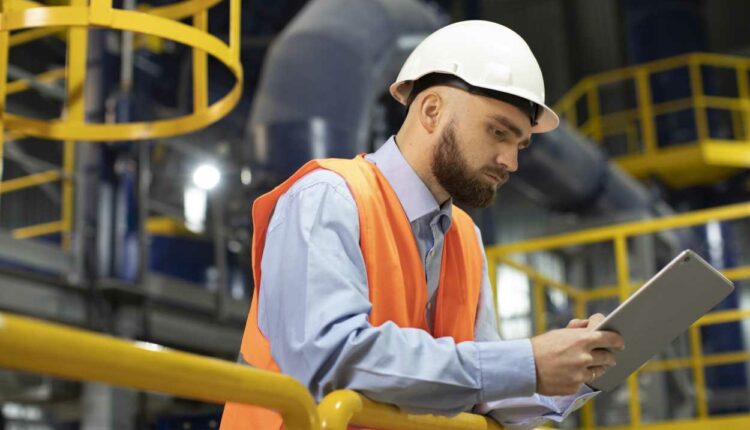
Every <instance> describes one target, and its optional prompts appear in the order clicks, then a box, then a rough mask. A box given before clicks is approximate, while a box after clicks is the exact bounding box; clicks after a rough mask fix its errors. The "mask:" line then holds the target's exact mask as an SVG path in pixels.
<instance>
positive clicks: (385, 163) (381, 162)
mask: <svg viewBox="0 0 750 430" xmlns="http://www.w3.org/2000/svg"><path fill="white" fill-rule="evenodd" d="M365 158H366V159H367V160H369V161H371V162H373V163H375V165H376V166H377V167H378V169H380V171H381V172H382V173H383V176H385V179H386V180H387V181H388V183H389V184H390V185H391V188H393V191H395V192H396V196H397V197H398V199H399V201H400V202H401V206H403V208H404V212H406V217H407V218H408V219H409V222H410V223H411V222H414V221H415V220H417V219H419V218H421V217H423V216H425V215H427V214H430V213H433V212H437V211H440V212H444V213H445V214H446V215H448V217H449V218H450V215H451V200H450V199H449V200H448V201H446V202H445V203H444V204H443V205H442V207H441V206H439V205H438V203H437V201H436V200H435V197H434V196H433V195H432V193H431V192H430V190H429V189H428V188H427V186H426V185H425V183H424V182H422V179H420V178H419V176H418V175H417V172H415V171H414V169H413V168H412V167H411V166H410V165H409V163H408V162H407V161H406V159H405V158H404V156H403V154H401V150H400V149H399V147H398V145H397V144H396V138H395V136H391V138H390V139H388V141H387V142H385V144H383V146H381V147H380V149H378V150H377V151H375V152H374V153H372V154H367V155H366V156H365Z"/></svg>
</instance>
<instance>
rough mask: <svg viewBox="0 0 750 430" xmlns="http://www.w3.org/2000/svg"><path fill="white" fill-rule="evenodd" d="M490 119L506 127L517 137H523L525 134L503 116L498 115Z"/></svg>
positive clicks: (491, 116)
mask: <svg viewBox="0 0 750 430" xmlns="http://www.w3.org/2000/svg"><path fill="white" fill-rule="evenodd" d="M489 117H490V119H493V120H495V121H496V122H498V123H500V124H502V125H504V126H505V127H507V128H508V129H509V130H510V131H511V132H512V133H513V134H515V135H516V137H521V135H522V134H523V132H522V131H521V129H520V128H518V127H517V126H516V125H515V124H513V121H511V120H509V119H508V118H506V117H504V116H502V115H497V114H495V115H490V116H489Z"/></svg>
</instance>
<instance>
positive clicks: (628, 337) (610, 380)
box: [588, 250, 734, 391]
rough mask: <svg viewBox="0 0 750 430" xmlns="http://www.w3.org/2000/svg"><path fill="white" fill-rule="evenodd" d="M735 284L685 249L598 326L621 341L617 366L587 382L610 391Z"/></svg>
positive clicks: (706, 310)
mask: <svg viewBox="0 0 750 430" xmlns="http://www.w3.org/2000/svg"><path fill="white" fill-rule="evenodd" d="M733 289H734V286H733V284H732V282H731V281H729V280H728V279H727V278H725V277H724V276H723V275H722V274H721V273H719V272H718V271H717V270H716V269H714V268H713V267H711V265H709V264H708V263H706V262H705V261H704V260H703V259H702V258H701V257H700V256H698V255H697V254H695V253H694V252H692V251H690V250H686V251H683V252H682V253H680V255H678V256H677V257H676V258H675V259H674V260H672V261H671V262H670V263H669V264H668V265H667V266H665V267H664V269H662V270H661V271H660V272H659V273H657V274H656V275H655V276H654V277H653V278H651V280H649V281H648V282H647V283H646V284H645V285H644V286H643V287H642V288H641V289H639V290H638V291H637V292H636V293H635V294H634V295H632V296H631V297H630V298H628V300H626V301H625V302H623V303H622V304H621V305H620V306H619V307H618V308H617V309H615V311H614V312H612V313H611V314H610V315H609V316H608V317H607V318H606V319H605V320H604V321H603V322H602V323H601V324H600V325H599V326H598V327H597V330H613V331H616V332H618V333H620V334H621V335H622V336H623V337H624V338H625V350H624V351H615V357H616V362H617V365H616V366H615V367H613V368H611V369H609V370H608V371H607V372H605V373H604V374H603V375H602V376H600V377H599V378H597V379H596V380H594V381H593V382H592V383H590V384H588V385H589V386H591V387H592V388H596V389H599V390H602V391H610V390H612V389H613V388H615V387H616V386H617V385H619V384H620V383H622V382H623V381H624V380H625V379H626V378H627V377H628V376H629V375H630V374H631V373H632V372H634V371H635V370H637V369H638V368H640V367H641V366H642V365H643V364H645V363H646V361H648V360H649V359H651V358H652V357H653V356H654V355H656V354H657V353H659V352H660V351H662V350H663V349H665V348H666V347H667V346H668V345H669V343H670V342H671V341H672V340H674V339H675V338H676V337H677V336H679V335H680V334H681V333H682V332H684V331H685V330H687V329H688V328H689V326H690V325H691V324H692V323H693V322H695V321H696V320H697V319H698V318H700V317H701V316H703V315H704V314H705V313H706V312H708V311H709V310H711V308H713V307H714V306H716V305H717V304H718V303H719V302H720V301H722V300H723V299H724V298H725V297H726V296H728V295H729V293H731V292H732V290H733Z"/></svg>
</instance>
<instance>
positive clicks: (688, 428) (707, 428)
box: [602, 415, 750, 430]
mask: <svg viewBox="0 0 750 430" xmlns="http://www.w3.org/2000/svg"><path fill="white" fill-rule="evenodd" d="M749 428H750V417H748V416H741V415H740V416H737V415H735V416H729V417H711V418H705V419H688V420H674V421H663V422H656V423H648V424H641V426H640V427H638V429H639V430H716V429H720V430H747V429H749ZM602 429H606V430H633V428H632V427H630V426H628V425H625V426H607V427H602Z"/></svg>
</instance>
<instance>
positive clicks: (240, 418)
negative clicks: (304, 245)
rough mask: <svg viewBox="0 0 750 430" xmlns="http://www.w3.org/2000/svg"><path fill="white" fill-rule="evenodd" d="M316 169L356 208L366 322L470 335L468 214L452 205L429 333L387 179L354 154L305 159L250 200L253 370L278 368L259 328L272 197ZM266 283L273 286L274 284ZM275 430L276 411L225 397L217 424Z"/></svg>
mask: <svg viewBox="0 0 750 430" xmlns="http://www.w3.org/2000/svg"><path fill="white" fill-rule="evenodd" d="M320 168H322V169H327V170H331V171H333V172H335V173H337V174H339V175H341V176H342V177H343V178H344V179H345V180H346V182H347V185H348V186H349V190H350V191H351V193H352V196H353V197H354V201H355V202H356V205H357V209H358V211H359V226H360V248H361V249H362V255H363V257H364V262H365V268H366V270H367V285H368V290H369V294H370V302H371V303H372V309H371V312H370V318H369V321H370V324H372V325H373V326H379V325H381V324H383V323H385V322H386V321H393V322H394V323H396V325H398V326H399V327H412V328H421V329H422V330H425V331H427V332H430V333H431V334H432V335H433V336H434V337H436V338H437V337H443V336H451V337H453V339H454V340H455V341H456V342H463V341H469V340H474V322H475V320H476V313H477V304H478V302H479V290H480V288H481V284H482V249H481V246H480V245H479V239H478V237H477V234H476V231H475V230H474V223H473V222H472V220H471V218H470V217H469V215H467V214H466V212H464V211H462V210H461V209H459V208H457V207H455V206H454V207H453V222H452V223H451V227H450V229H449V230H448V232H447V233H446V236H445V241H444V248H443V260H442V264H441V272H440V286H439V288H438V290H437V302H436V309H435V313H434V323H433V329H432V330H430V329H429V327H428V324H427V321H426V313H425V306H426V304H427V283H426V276H425V272H424V265H423V263H422V259H421V257H420V255H419V250H418V248H417V244H416V242H415V240H414V234H413V233H412V230H411V225H410V224H409V220H408V218H407V216H406V213H405V212H404V210H403V208H402V207H401V202H400V201H399V199H398V197H397V196H396V193H395V192H394V191H393V188H391V186H390V184H389V183H388V181H387V180H386V178H385V177H384V176H383V174H382V173H381V172H380V170H379V169H378V168H377V167H375V165H373V164H372V163H370V162H368V161H367V160H365V159H364V157H363V156H362V155H360V156H357V157H356V158H354V159H352V160H344V159H325V160H313V161H310V162H308V163H307V164H305V165H304V166H302V168H300V169H299V170H298V171H297V172H296V173H295V174H294V175H292V176H291V177H290V178H289V179H287V180H286V181H285V182H284V183H283V184H281V185H279V186H278V187H276V188H275V189H273V190H272V191H271V192H269V193H267V194H264V195H263V196H261V197H259V198H258V199H257V200H255V203H254V204H253V229H254V233H253V250H252V253H253V255H252V262H253V277H254V279H255V292H254V294H253V300H252V305H251V306H250V314H249V315H248V318H247V323H246V325H245V333H244V336H243V338H242V346H241V347H240V352H241V354H242V356H243V357H244V359H245V360H246V361H247V362H248V363H250V364H251V365H253V366H255V367H257V368H259V369H266V370H270V371H274V372H280V371H281V370H280V369H279V366H278V365H277V364H276V361H274V359H273V357H272V356H271V347H270V344H269V342H268V339H266V338H265V337H264V336H263V334H262V333H261V332H260V330H259V329H258V295H259V294H261V290H260V286H261V271H260V262H261V259H262V258H263V249H264V246H265V242H266V231H267V228H268V223H269V221H270V219H271V215H272V213H273V209H274V207H275V206H276V202H277V200H278V199H279V198H280V197H281V196H282V195H283V194H284V193H285V192H286V191H287V190H288V189H289V188H290V187H291V186H292V185H293V184H294V183H295V182H296V181H297V180H299V179H300V178H301V177H303V176H304V175H306V174H307V173H309V172H311V171H313V170H316V169H320ZM264 287H265V288H273V285H266V286H264ZM405 353H407V354H408V351H405ZM281 428H283V426H282V421H281V416H280V415H279V414H277V413H276V412H273V411H271V410H268V409H263V408H259V407H255V406H251V405H244V404H239V403H232V402H228V403H227V404H226V406H225V407H224V415H223V416H222V420H221V428H220V429H221V430H247V429H254V430H255V429H258V430H279V429H281Z"/></svg>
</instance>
